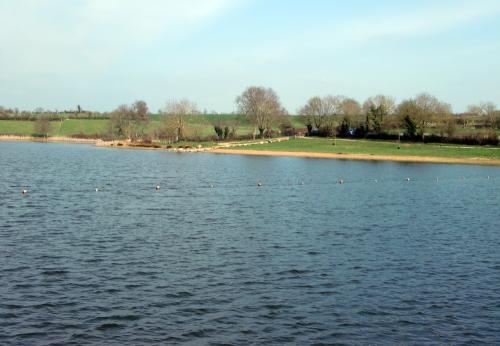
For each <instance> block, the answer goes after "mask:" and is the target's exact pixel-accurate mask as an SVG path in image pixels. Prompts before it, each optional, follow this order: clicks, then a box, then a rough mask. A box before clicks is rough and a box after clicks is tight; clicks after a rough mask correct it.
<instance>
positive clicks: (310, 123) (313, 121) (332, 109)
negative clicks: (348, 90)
mask: <svg viewBox="0 0 500 346" xmlns="http://www.w3.org/2000/svg"><path fill="white" fill-rule="evenodd" d="M346 100H347V99H346V98H345V97H344V96H342V95H335V96H333V95H327V96H325V97H319V96H315V97H312V98H310V99H309V100H308V101H307V103H306V105H305V106H304V107H302V108H301V109H300V111H299V112H300V114H301V115H303V116H305V122H306V124H305V125H306V126H307V127H308V131H309V132H311V130H312V127H314V128H316V130H324V131H326V132H328V133H331V132H332V131H333V128H334V127H335V117H334V116H335V115H340V114H342V113H343V111H344V104H345V102H346Z"/></svg>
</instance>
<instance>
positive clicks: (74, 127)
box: [0, 119, 109, 136]
mask: <svg viewBox="0 0 500 346" xmlns="http://www.w3.org/2000/svg"><path fill="white" fill-rule="evenodd" d="M108 123H109V120H103V119H67V120H64V121H51V122H50V127H51V131H50V133H49V135H50V136H71V135H76V134H84V135H96V134H97V135H99V134H102V133H105V132H106V129H107V128H108ZM33 125H34V122H33V121H27V120H0V134H1V135H20V136H30V135H32V134H33Z"/></svg>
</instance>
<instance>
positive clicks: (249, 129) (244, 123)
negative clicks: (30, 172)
mask: <svg viewBox="0 0 500 346" xmlns="http://www.w3.org/2000/svg"><path fill="white" fill-rule="evenodd" d="M291 119H292V124H293V126H295V127H296V128H302V127H304V125H303V123H302V118H301V117H292V118H291ZM217 122H221V123H222V124H227V123H230V122H236V123H238V126H237V134H238V135H240V136H244V135H248V134H251V133H253V126H252V125H251V124H250V123H249V121H248V120H247V119H246V118H245V117H243V116H241V115H229V114H228V115H205V114H200V115H192V116H188V117H187V118H186V124H187V125H186V131H187V134H188V135H196V136H200V137H208V136H214V135H215V131H214V124H215V123H217ZM33 125H34V122H33V121H28V120H0V135H20V136H30V135H32V134H33V133H34V127H33ZM161 126H162V123H161V120H160V116H159V115H153V116H152V117H151V121H150V122H149V124H148V127H147V129H146V133H150V134H152V133H154V130H155V129H158V128H160V127H161ZM50 127H51V130H50V132H49V135H50V136H67V137H70V136H74V135H85V136H96V135H97V136H100V135H104V134H106V133H107V131H108V128H109V120H108V119H66V120H63V121H51V122H50Z"/></svg>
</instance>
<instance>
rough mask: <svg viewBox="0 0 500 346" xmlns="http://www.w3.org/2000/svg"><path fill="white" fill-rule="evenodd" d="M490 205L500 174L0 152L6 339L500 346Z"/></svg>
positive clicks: (499, 289) (495, 201) (56, 148)
mask: <svg viewBox="0 0 500 346" xmlns="http://www.w3.org/2000/svg"><path fill="white" fill-rule="evenodd" d="M340 177H342V178H343V179H344V181H345V184H343V185H339V184H337V183H336V182H337V180H338V179H339V178H340ZM406 177H410V178H411V180H410V181H409V182H407V181H405V178H406ZM488 177H489V178H488ZM375 179H376V180H377V182H375ZM257 181H262V182H263V186H262V187H260V188H259V187H257V186H256V183H257ZM301 181H303V185H301V184H299V182H301ZM157 184H159V185H160V186H161V189H160V191H155V186H156V185H157ZM210 185H213V187H210ZM23 188H27V189H28V190H29V193H28V195H27V196H24V197H23V196H22V195H21V193H20V192H21V190H22V189H23ZM95 188H99V189H100V191H99V192H96V191H95ZM499 203H500V168H498V167H479V166H462V165H429V164H401V163H375V162H353V161H336V160H315V159H301V158H265V157H245V156H232V155H214V154H173V153H165V152H150V151H129V150H113V149H102V148H101V149H100V148H94V147H91V146H86V145H64V144H37V143H6V142H3V143H0V344H2V345H49V344H60V345H103V344H106V345H139V344H300V345H303V344H331V343H340V344H342V343H345V344H396V343H397V344H481V343H484V344H499V343H500V329H499V326H500V208H499Z"/></svg>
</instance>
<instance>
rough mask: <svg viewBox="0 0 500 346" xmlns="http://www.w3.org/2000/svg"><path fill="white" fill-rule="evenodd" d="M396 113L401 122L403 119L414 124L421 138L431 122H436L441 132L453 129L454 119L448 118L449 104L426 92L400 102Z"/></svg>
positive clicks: (449, 113) (403, 121) (450, 112)
mask: <svg viewBox="0 0 500 346" xmlns="http://www.w3.org/2000/svg"><path fill="white" fill-rule="evenodd" d="M398 113H399V115H400V120H401V121H402V123H403V124H404V123H405V121H406V123H408V121H409V120H411V121H412V122H413V123H414V124H415V126H416V132H417V133H418V134H419V135H420V136H422V139H424V136H425V131H426V130H427V128H428V127H429V126H430V125H431V124H438V126H439V127H440V128H441V132H445V131H444V129H446V132H448V133H451V132H452V131H454V128H453V125H454V119H452V118H450V116H451V114H452V110H451V105H450V104H448V103H445V102H442V101H440V100H438V98H437V97H435V96H432V95H430V94H428V93H421V94H419V95H417V96H416V97H415V98H413V99H410V100H405V101H403V102H401V104H400V105H399V107H398ZM452 120H453V124H452V123H451V121H452ZM434 126H435V125H434Z"/></svg>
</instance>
